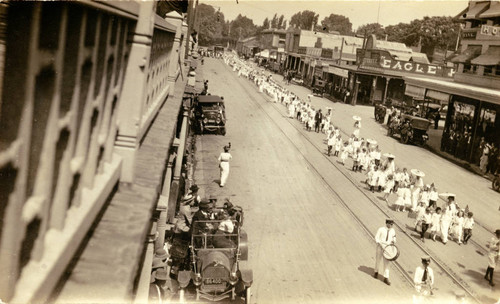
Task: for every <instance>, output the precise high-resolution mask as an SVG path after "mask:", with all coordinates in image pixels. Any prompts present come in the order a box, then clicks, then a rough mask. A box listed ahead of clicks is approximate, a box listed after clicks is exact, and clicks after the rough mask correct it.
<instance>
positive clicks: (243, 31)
mask: <svg viewBox="0 0 500 304" xmlns="http://www.w3.org/2000/svg"><path fill="white" fill-rule="evenodd" d="M230 29H231V33H230V34H229V36H230V37H231V38H232V39H234V40H239V39H244V38H247V37H251V36H254V35H255V34H256V33H257V27H256V26H255V25H254V24H253V20H252V19H249V18H247V17H246V16H242V15H241V14H239V15H238V16H237V17H236V19H234V20H233V21H232V22H231V24H230Z"/></svg>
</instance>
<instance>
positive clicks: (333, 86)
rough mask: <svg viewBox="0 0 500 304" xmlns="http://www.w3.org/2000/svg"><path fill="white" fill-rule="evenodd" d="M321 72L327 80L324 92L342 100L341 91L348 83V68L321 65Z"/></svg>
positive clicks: (342, 91)
mask: <svg viewBox="0 0 500 304" xmlns="http://www.w3.org/2000/svg"><path fill="white" fill-rule="evenodd" d="M323 72H324V75H325V80H326V82H327V84H326V87H325V93H326V94H327V95H329V96H330V97H333V98H335V99H338V100H343V98H344V97H343V93H344V92H345V90H346V89H347V87H348V84H349V82H348V79H349V70H347V69H343V68H340V67H336V66H331V65H328V66H324V67H323Z"/></svg>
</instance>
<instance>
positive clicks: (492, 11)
mask: <svg viewBox="0 0 500 304" xmlns="http://www.w3.org/2000/svg"><path fill="white" fill-rule="evenodd" d="M479 17H480V18H495V17H500V2H491V4H490V8H488V9H487V10H486V11H485V12H484V13H482V14H481V15H480V16H479Z"/></svg>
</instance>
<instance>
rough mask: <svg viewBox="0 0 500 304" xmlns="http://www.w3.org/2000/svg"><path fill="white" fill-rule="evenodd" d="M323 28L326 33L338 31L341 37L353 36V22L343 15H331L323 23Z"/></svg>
mask: <svg viewBox="0 0 500 304" xmlns="http://www.w3.org/2000/svg"><path fill="white" fill-rule="evenodd" d="M321 27H322V29H324V30H325V31H337V32H339V33H340V34H341V35H350V34H352V23H351V21H349V18H347V17H345V16H342V15H336V14H330V16H328V17H325V18H324V19H323V20H322V21H321Z"/></svg>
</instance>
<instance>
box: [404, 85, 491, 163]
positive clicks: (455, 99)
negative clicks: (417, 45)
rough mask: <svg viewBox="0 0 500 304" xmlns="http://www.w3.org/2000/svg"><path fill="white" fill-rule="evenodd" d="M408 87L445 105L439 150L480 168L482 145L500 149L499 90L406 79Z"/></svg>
mask: <svg viewBox="0 0 500 304" xmlns="http://www.w3.org/2000/svg"><path fill="white" fill-rule="evenodd" d="M404 80H405V82H406V83H407V86H408V85H411V86H415V87H420V88H423V89H424V90H425V95H424V96H426V98H430V99H434V100H436V101H439V102H440V104H442V105H444V104H445V103H447V104H448V111H447V113H446V121H445V125H444V130H443V134H442V137H441V150H442V151H445V152H448V153H450V154H452V155H453V156H455V157H457V158H460V159H464V160H467V161H469V162H471V163H475V164H479V158H480V157H481V154H482V145H481V141H482V140H483V141H484V142H486V143H490V144H495V146H497V147H498V146H499V145H500V118H498V114H499V113H500V90H493V89H488V88H482V87H475V86H471V85H467V84H462V83H457V82H453V81H446V80H435V79H425V78H416V77H405V78H404Z"/></svg>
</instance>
